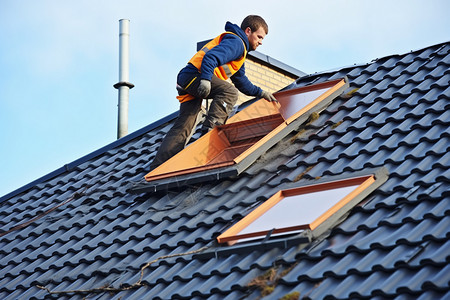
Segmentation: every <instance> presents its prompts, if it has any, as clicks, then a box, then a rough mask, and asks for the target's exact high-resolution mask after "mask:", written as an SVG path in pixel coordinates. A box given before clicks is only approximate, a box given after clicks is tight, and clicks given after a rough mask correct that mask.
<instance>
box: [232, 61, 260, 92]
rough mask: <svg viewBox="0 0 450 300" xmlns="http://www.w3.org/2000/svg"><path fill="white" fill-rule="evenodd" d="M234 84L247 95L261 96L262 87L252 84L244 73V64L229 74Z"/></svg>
mask: <svg viewBox="0 0 450 300" xmlns="http://www.w3.org/2000/svg"><path fill="white" fill-rule="evenodd" d="M231 81H232V82H233V84H234V86H235V87H236V88H237V89H238V90H239V91H241V92H242V93H244V94H246V95H247V96H254V97H261V94H262V89H261V88H260V87H257V86H256V85H254V84H253V83H252V82H251V81H250V80H249V79H248V78H247V76H246V75H245V64H244V65H242V67H241V68H240V69H239V71H237V72H236V73H235V74H234V75H233V76H231Z"/></svg>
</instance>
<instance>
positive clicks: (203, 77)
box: [150, 15, 276, 169]
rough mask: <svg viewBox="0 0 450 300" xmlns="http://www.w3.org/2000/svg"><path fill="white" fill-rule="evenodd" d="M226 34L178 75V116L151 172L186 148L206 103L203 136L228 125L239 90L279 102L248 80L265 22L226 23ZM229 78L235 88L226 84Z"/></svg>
mask: <svg viewBox="0 0 450 300" xmlns="http://www.w3.org/2000/svg"><path fill="white" fill-rule="evenodd" d="M225 30H226V32H224V33H222V34H221V35H219V36H218V37H216V38H215V39H213V40H212V41H210V42H209V43H207V44H206V45H205V46H204V47H203V48H202V49H201V50H200V51H198V52H197V53H196V54H195V55H194V56H193V57H192V58H191V60H190V61H189V63H188V64H187V66H186V67H184V68H183V69H182V70H181V71H180V72H179V73H178V77H177V90H178V95H179V96H177V99H178V100H179V101H180V112H179V116H178V119H177V120H176V121H175V124H174V125H173V127H172V128H171V129H170V131H169V132H168V133H167V135H166V137H165V138H164V140H163V142H162V143H161V146H160V147H159V150H158V153H157V154H156V157H155V159H154V160H153V162H152V163H151V165H150V168H151V169H154V168H156V167H158V166H159V165H160V164H162V163H163V162H165V161H166V160H168V159H169V158H171V157H172V156H173V155H175V154H177V153H178V152H179V151H181V150H182V149H183V148H184V146H185V144H186V142H187V141H186V140H187V138H188V137H189V135H190V133H191V131H192V129H193V126H194V125H195V121H196V119H197V115H198V113H199V111H200V109H201V104H202V101H203V99H213V100H212V102H211V105H210V108H209V110H208V113H207V116H206V119H205V121H204V122H203V125H202V129H201V130H202V133H206V132H208V131H210V130H211V129H212V128H214V127H215V126H218V125H222V124H224V123H225V121H226V120H227V118H228V116H229V113H230V112H231V110H232V109H233V106H234V105H235V103H236V101H237V99H238V96H239V94H238V90H239V91H241V92H242V93H244V94H246V95H248V96H254V97H261V98H264V99H266V100H267V101H276V99H275V97H274V96H273V95H272V94H271V93H269V92H267V91H263V90H262V89H261V88H259V87H257V86H255V85H253V84H252V83H251V82H250V81H249V80H248V78H247V77H246V76H245V67H244V62H245V58H246V56H247V53H248V52H249V51H253V50H256V48H258V46H260V45H262V41H263V39H264V37H265V36H266V35H267V33H268V31H269V29H268V26H267V24H266V22H265V21H264V19H263V18H261V17H260V16H256V15H250V16H248V17H246V18H245V19H244V20H243V21H242V24H241V27H239V26H237V25H235V24H232V23H230V22H227V23H226V25H225ZM228 78H230V79H231V81H232V83H233V84H234V86H233V84H231V83H229V82H227V81H226V80H227V79H228Z"/></svg>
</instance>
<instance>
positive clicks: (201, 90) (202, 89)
mask: <svg viewBox="0 0 450 300" xmlns="http://www.w3.org/2000/svg"><path fill="white" fill-rule="evenodd" d="M210 92H211V81H209V80H206V79H202V80H200V84H199V85H198V89H197V93H198V96H199V97H201V98H203V99H204V98H206V97H208V95H209V93H210Z"/></svg>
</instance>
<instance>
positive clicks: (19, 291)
mask: <svg viewBox="0 0 450 300" xmlns="http://www.w3.org/2000/svg"><path fill="white" fill-rule="evenodd" d="M344 76H347V78H348V79H349V83H350V89H349V90H348V91H346V92H345V93H344V94H343V95H342V96H341V97H338V98H337V99H336V100H335V101H334V102H333V103H332V104H331V105H330V106H329V107H328V108H326V109H325V110H324V111H322V112H321V113H320V116H319V118H317V119H316V120H314V121H312V122H310V124H309V125H307V126H304V127H303V128H299V132H298V134H297V135H291V136H289V137H288V138H286V139H285V140H284V141H282V142H280V143H279V144H278V145H276V146H275V147H273V148H272V149H270V150H269V151H268V152H267V153H266V154H265V156H264V157H262V158H260V159H259V160H258V161H257V162H256V163H254V164H253V165H252V166H251V167H250V168H249V169H247V170H246V172H244V173H243V174H241V175H240V176H239V177H238V178H231V179H221V180H220V181H216V182H205V183H203V184H197V185H191V186H181V187H180V188H178V189H173V190H169V191H164V192H157V193H144V194H138V195H135V194H132V193H129V192H128V191H127V186H128V183H129V182H130V181H140V180H142V178H143V176H144V175H145V174H146V173H147V172H148V166H149V163H150V161H151V160H152V159H153V156H154V155H155V153H156V150H157V147H158V145H159V143H160V142H161V139H162V138H163V136H164V135H165V133H166V132H167V131H168V129H169V128H170V126H171V121H170V120H165V121H164V122H158V123H155V124H153V125H152V126H149V127H147V128H146V129H145V130H142V131H139V134H134V135H132V136H131V138H127V139H126V140H122V141H121V142H118V143H114V144H113V145H112V146H110V147H106V148H105V149H104V151H100V152H96V153H95V155H91V156H87V157H86V158H85V159H83V160H80V161H79V162H78V164H77V165H72V168H71V169H69V170H68V171H63V170H62V171H60V172H58V173H56V174H54V175H55V176H54V177H53V178H48V177H46V178H44V179H42V180H40V181H37V183H36V184H35V185H30V186H28V187H27V188H26V189H21V190H19V191H18V192H15V193H11V194H9V195H7V196H5V197H3V198H2V199H1V207H0V229H1V230H2V233H0V235H1V236H0V298H1V299H44V298H46V299H48V298H50V299H51V298H55V299H68V298H73V299H80V298H81V297H80V295H84V296H87V295H88V298H89V299H174V298H177V299H178V298H185V299H204V298H208V299H240V298H243V297H248V299H257V298H259V297H261V296H264V295H268V296H267V298H270V299H279V298H282V297H283V296H287V295H289V296H292V297H293V298H292V299H296V298H298V297H301V298H303V297H305V298H311V299H323V298H327V299H348V298H353V297H363V298H379V299H382V298H398V299H404V298H418V299H441V298H449V297H450V292H449V281H450V265H449V263H448V262H449V254H450V250H449V249H450V241H449V231H450V230H449V228H450V216H449V211H450V210H449V209H450V201H449V200H450V195H449V190H450V183H449V178H450V171H449V165H450V154H449V152H450V151H449V145H450V143H449V140H450V133H449V123H450V101H449V99H450V83H449V82H450V43H443V44H439V45H434V46H430V47H427V48H425V49H422V50H418V51H414V52H411V53H407V54H404V55H393V56H389V57H385V58H382V59H378V60H376V61H373V62H371V63H369V64H366V65H359V66H352V67H349V68H345V69H341V70H337V71H333V72H327V73H320V74H315V75H310V76H304V77H302V78H300V79H299V80H297V82H296V83H295V84H293V85H292V86H290V87H289V88H295V87H298V86H304V85H308V84H311V83H313V82H314V83H316V82H322V81H326V80H332V79H337V78H342V77H344ZM171 120H172V119H171ZM380 167H385V168H386V169H387V170H388V172H389V178H388V180H387V181H386V182H385V183H384V184H383V185H382V186H381V187H380V188H378V189H377V190H375V191H374V192H373V193H372V194H370V195H369V197H367V198H366V199H364V200H363V202H361V203H360V205H358V206H357V207H355V208H353V209H352V210H351V212H350V213H349V215H348V216H347V218H346V219H345V220H343V222H342V223H340V224H339V225H338V226H336V227H335V228H334V229H332V230H330V231H329V232H326V233H325V234H324V235H323V237H322V238H320V239H317V240H313V241H312V242H311V243H309V244H301V243H300V242H298V241H296V240H285V241H284V242H283V243H273V244H270V245H269V244H264V243H258V242H255V243H252V244H248V245H239V244H237V245H235V246H231V247H219V246H218V245H217V244H215V242H214V241H215V238H216V237H217V236H218V235H219V234H221V233H222V232H223V231H224V230H225V229H226V228H228V227H229V226H230V224H231V223H232V222H233V221H236V220H239V219H240V218H242V217H243V216H245V215H246V214H247V213H248V211H249V209H250V208H252V207H254V206H255V205H256V204H258V203H260V202H261V201H264V200H266V199H268V198H269V197H270V196H271V195H272V194H274V193H275V192H277V191H278V189H279V186H281V185H285V184H289V183H292V182H307V181H310V182H315V181H316V180H317V178H322V179H323V178H328V177H333V176H335V175H336V176H339V175H342V174H353V173H355V172H363V171H365V170H366V169H371V168H380ZM18 225H20V226H19V227H15V226H18ZM8 230H11V232H8ZM204 247H209V248H208V249H205V248H204ZM150 262H151V264H148V265H146V264H147V263H150ZM143 267H145V268H144V269H143V272H142V274H143V276H142V278H141V277H140V274H141V273H140V271H141V268H143ZM137 282H138V283H140V284H136V283H137ZM133 284H135V285H134V286H133V287H134V288H133V289H130V290H125V291H119V292H114V293H108V292H105V290H101V289H99V290H96V292H98V293H93V292H90V293H75V294H74V293H63V294H49V291H48V290H43V289H40V288H39V287H38V285H39V286H45V287H46V288H48V289H50V290H51V291H53V292H54V291H70V290H86V289H96V288H101V287H105V286H109V287H113V288H119V287H126V286H130V285H133Z"/></svg>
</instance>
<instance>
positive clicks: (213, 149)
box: [145, 78, 348, 182]
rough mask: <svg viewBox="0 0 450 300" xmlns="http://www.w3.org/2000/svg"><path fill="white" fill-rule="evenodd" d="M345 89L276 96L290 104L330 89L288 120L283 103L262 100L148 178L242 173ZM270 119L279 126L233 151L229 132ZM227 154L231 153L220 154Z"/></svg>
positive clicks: (339, 84)
mask: <svg viewBox="0 0 450 300" xmlns="http://www.w3.org/2000/svg"><path fill="white" fill-rule="evenodd" d="M346 87H348V82H347V80H346V79H345V78H344V79H338V80H332V81H328V82H323V83H319V84H314V85H310V86H306V87H300V88H296V89H292V90H287V91H282V92H278V93H276V94H275V96H276V97H277V98H279V99H280V103H283V101H289V100H286V99H289V97H291V96H292V95H296V94H299V93H305V92H309V91H313V90H319V89H324V88H328V90H327V91H326V92H324V93H323V94H321V95H320V96H319V97H317V98H315V99H314V100H313V101H311V102H310V103H309V104H308V105H306V106H305V107H303V108H301V109H300V110H299V111H298V112H297V113H294V114H292V115H291V116H289V117H287V118H285V117H283V115H282V114H281V113H280V106H279V105H280V104H278V103H275V102H267V101H266V100H264V99H260V100H258V101H256V102H255V103H253V104H252V105H250V106H249V107H247V108H245V109H243V110H242V111H241V112H239V113H237V114H236V115H235V116H233V117H231V118H230V119H229V120H228V121H227V124H225V125H223V126H219V127H216V128H214V129H213V130H212V131H210V132H209V133H207V134H206V135H204V136H202V137H201V138H200V139H198V140H197V141H195V142H194V143H192V144H190V145H189V146H188V147H186V148H185V149H184V150H182V151H180V152H179V153H178V154H177V155H175V156H173V157H172V158H171V159H169V160H168V161H166V162H165V163H163V164H162V165H160V166H159V167H157V168H156V169H154V170H152V171H151V172H149V173H148V174H147V175H146V176H145V179H146V181H148V182H151V181H158V180H163V179H167V178H171V177H175V176H176V177H177V178H178V177H180V176H185V175H189V174H195V173H199V172H203V171H210V170H214V169H219V168H226V167H233V166H237V168H236V172H237V173H240V172H241V171H242V170H244V169H245V168H247V167H248V166H249V165H250V164H251V163H252V162H253V161H254V160H255V159H256V158H257V156H258V155H260V154H258V155H256V153H259V152H263V151H266V150H267V149H268V148H270V147H271V146H273V145H274V144H275V143H276V142H278V139H279V138H281V137H282V136H284V135H285V134H287V133H288V132H290V131H291V130H294V129H296V128H297V126H298V124H297V123H299V122H304V121H305V120H306V118H307V114H308V113H312V110H313V109H316V108H317V109H319V107H320V106H321V105H325V104H326V103H329V102H331V100H332V99H333V98H334V97H336V96H337V95H339V94H340V93H341V92H342V91H343V90H344V89H345V88H346ZM324 100H327V101H324ZM269 119H278V120H279V124H277V126H276V127H275V128H272V129H271V130H270V131H267V132H266V134H265V135H263V136H261V138H260V139H259V140H255V142H254V143H252V144H249V145H248V147H240V148H239V149H238V148H235V149H231V148H232V147H235V146H236V145H233V143H231V142H230V141H229V140H228V137H227V136H226V134H225V132H226V131H227V130H230V128H233V127H237V128H240V129H242V130H244V131H245V126H246V125H249V124H261V125H263V124H264V122H268V120H269ZM227 149H228V150H227ZM234 150H236V151H234ZM259 150H261V151H259ZM224 151H228V152H229V153H225V154H221V153H224ZM232 154H233V155H232ZM234 154H236V155H234ZM220 155H222V157H223V158H224V160H221V159H218V157H219V156H220ZM189 176H191V175H189Z"/></svg>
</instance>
